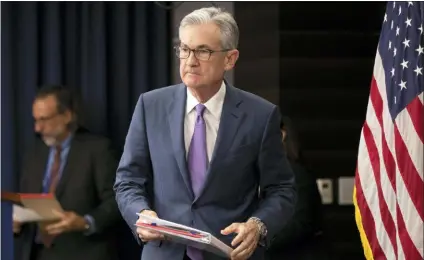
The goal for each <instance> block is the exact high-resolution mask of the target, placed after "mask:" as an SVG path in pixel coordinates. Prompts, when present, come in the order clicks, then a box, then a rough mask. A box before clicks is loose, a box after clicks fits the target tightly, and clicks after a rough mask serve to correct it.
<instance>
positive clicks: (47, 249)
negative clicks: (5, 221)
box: [13, 86, 120, 260]
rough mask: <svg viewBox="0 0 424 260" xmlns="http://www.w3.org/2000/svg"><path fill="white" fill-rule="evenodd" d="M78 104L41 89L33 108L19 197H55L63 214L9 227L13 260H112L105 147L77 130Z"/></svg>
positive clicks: (59, 90)
mask: <svg viewBox="0 0 424 260" xmlns="http://www.w3.org/2000/svg"><path fill="white" fill-rule="evenodd" d="M76 108H77V102H76V99H75V96H74V95H73V94H72V92H71V91H70V90H69V89H67V88H66V87H63V86H46V87H44V88H42V89H40V90H39V92H38V93H37V96H36V97H35V100H34V103H33V117H34V120H35V122H34V124H35V125H34V128H35V132H37V133H38V134H39V135H40V137H41V140H39V139H37V141H36V142H35V144H34V146H33V147H32V148H31V149H30V150H29V151H28V153H27V156H26V157H25V158H24V161H23V169H22V173H21V179H20V187H19V190H20V192H25V193H43V192H44V193H54V194H55V196H56V198H57V199H58V201H59V202H60V204H61V205H62V208H63V209H64V210H65V212H58V213H57V214H58V215H59V216H60V220H59V221H56V222H53V223H44V224H43V225H40V226H42V227H40V226H38V225H35V224H24V225H22V224H21V223H18V222H14V223H13V231H14V233H15V235H16V238H17V241H16V243H15V245H16V249H17V250H15V252H16V253H15V259H17V260H35V259H37V260H38V259H41V260H49V259H51V260H57V259H61V260H62V259H63V260H65V259H72V260H75V259H91V260H95V259H99V260H100V259H102V260H104V259H116V252H115V248H116V247H114V246H111V245H112V244H111V242H112V240H111V239H112V238H113V235H112V233H111V227H112V226H113V225H115V224H116V222H117V221H118V220H119V219H120V214H119V210H118V207H117V205H116V201H115V199H114V192H113V189H112V187H113V183H114V178H115V170H116V167H117V160H116V158H115V156H114V154H113V153H112V151H111V149H110V147H109V141H108V140H106V139H104V138H101V137H97V136H94V135H92V134H90V133H88V132H86V131H83V130H82V129H80V128H78V117H77V113H76Z"/></svg>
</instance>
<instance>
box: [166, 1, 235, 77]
mask: <svg viewBox="0 0 424 260" xmlns="http://www.w3.org/2000/svg"><path fill="white" fill-rule="evenodd" d="M212 3H214V4H215V5H216V6H219V7H221V8H223V9H225V10H226V11H228V12H230V13H231V14H234V3H233V2H207V1H205V2H173V3H172V5H173V6H174V7H175V8H174V9H172V27H173V34H172V39H173V42H174V44H176V43H178V26H179V24H180V21H181V20H182V19H183V18H184V16H185V15H187V14H188V13H190V12H192V11H194V10H196V9H199V8H202V7H208V6H213V4H212ZM172 57H173V58H172V67H173V75H172V83H173V84H177V83H180V82H181V78H180V73H179V70H178V66H179V60H178V58H177V57H176V56H175V55H173V56H172ZM225 78H226V79H227V80H228V82H229V83H230V84H234V70H232V71H229V72H227V75H226V77H225Z"/></svg>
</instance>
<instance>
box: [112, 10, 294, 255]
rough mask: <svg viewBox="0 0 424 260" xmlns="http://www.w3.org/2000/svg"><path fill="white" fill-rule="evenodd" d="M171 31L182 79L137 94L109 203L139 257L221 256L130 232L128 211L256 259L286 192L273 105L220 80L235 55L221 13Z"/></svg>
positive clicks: (277, 226)
mask: <svg viewBox="0 0 424 260" xmlns="http://www.w3.org/2000/svg"><path fill="white" fill-rule="evenodd" d="M179 34H180V44H179V45H178V46H176V47H175V50H176V54H177V56H178V57H179V58H180V61H181V64H180V74H181V78H182V81H183V83H182V84H179V85H174V86H169V87H165V88H161V89H157V90H154V91H150V92H147V93H144V94H142V95H141V96H140V98H139V100H138V103H137V106H136V108H135V111H134V115H133V118H132V122H131V125H130V127H129V131H128V135H127V138H126V143H125V147H124V153H123V155H122V158H121V161H120V164H119V167H118V170H117V176H116V183H115V186H114V189H115V192H116V199H117V202H118V206H119V208H120V211H121V213H122V215H123V216H124V218H125V220H126V221H127V223H128V225H129V226H130V227H131V228H132V229H133V232H134V234H135V236H136V237H137V239H140V240H141V241H142V242H144V243H145V246H144V248H143V253H142V259H143V260H151V259H154V260H169V259H177V260H178V259H180V260H183V259H191V260H209V259H222V258H220V257H219V256H217V255H214V254H211V253H208V252H206V251H204V252H202V251H199V250H197V249H195V248H191V247H187V246H184V245H182V244H178V243H175V242H172V241H169V240H167V239H165V238H164V237H162V236H160V235H159V234H157V233H153V232H149V231H148V230H146V229H143V228H135V226H134V224H135V223H136V221H137V219H138V216H137V215H136V213H138V212H143V213H145V214H150V215H152V216H158V217H160V218H163V219H166V220H169V221H173V222H177V223H181V224H183V225H188V226H192V227H194V228H197V229H201V230H204V231H208V232H210V233H212V234H213V235H215V236H216V237H217V238H218V239H220V240H222V241H223V242H224V243H226V244H228V245H230V246H232V247H233V248H235V250H234V251H233V253H232V255H231V258H232V259H248V258H250V259H264V252H265V247H266V246H267V245H269V244H270V243H271V241H272V239H273V237H274V236H275V235H276V234H277V233H278V232H279V231H280V230H281V229H282V228H283V227H284V225H285V224H286V222H287V220H288V219H289V218H290V216H291V215H292V213H293V208H294V203H295V197H296V196H295V190H294V177H293V173H292V171H291V168H290V166H289V163H288V161H287V159H286V156H285V154H284V151H283V149H282V142H281V132H280V128H279V123H280V118H279V110H278V108H277V107H276V106H275V105H273V104H271V103H270V102H268V101H266V100H264V99H262V98H260V97H258V96H255V95H253V94H250V93H247V92H245V91H242V90H240V89H237V88H235V87H233V86H231V85H230V84H228V83H227V82H226V81H225V80H224V73H225V72H226V71H229V70H231V69H232V68H233V67H234V65H235V63H236V61H237V59H238V56H239V52H238V50H237V49H236V48H237V44H238V36H239V31H238V27H237V24H236V22H235V21H234V19H233V17H232V16H231V15H230V14H229V13H227V12H223V11H221V10H220V9H218V8H214V7H211V8H203V9H199V10H196V11H194V12H192V13H190V14H188V15H187V16H186V17H185V18H184V19H183V20H182V21H181V24H180V29H179ZM259 192H260V194H258V193H259ZM139 242H140V241H139Z"/></svg>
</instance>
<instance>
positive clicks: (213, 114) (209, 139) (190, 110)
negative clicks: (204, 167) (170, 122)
mask: <svg viewBox="0 0 424 260" xmlns="http://www.w3.org/2000/svg"><path fill="white" fill-rule="evenodd" d="M225 88H226V86H225V83H224V82H222V84H221V88H220V89H219V91H218V92H217V93H216V94H215V95H214V96H213V97H212V98H211V99H209V100H208V101H207V102H206V103H204V104H203V105H204V106H205V107H206V109H205V111H204V113H203V118H204V120H205V123H206V146H207V154H208V160H209V162H210V161H211V158H212V154H213V150H214V148H215V142H216V137H217V135H218V128H219V122H220V121H221V113H222V105H223V104H224V98H225V91H226V89H225ZM198 104H199V101H198V100H197V99H196V98H195V97H194V96H193V95H192V94H191V92H190V90H189V89H188V88H187V102H186V114H185V118H184V141H185V148H186V156H187V155H188V151H189V149H190V143H191V139H192V137H193V132H194V123H195V122H196V116H197V112H196V109H195V107H196V106H197V105H198Z"/></svg>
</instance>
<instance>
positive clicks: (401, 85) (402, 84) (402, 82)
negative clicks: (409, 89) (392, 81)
mask: <svg viewBox="0 0 424 260" xmlns="http://www.w3.org/2000/svg"><path fill="white" fill-rule="evenodd" d="M398 86H399V87H400V90H402V89H406V81H405V82H404V81H403V80H401V81H400V84H398Z"/></svg>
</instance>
